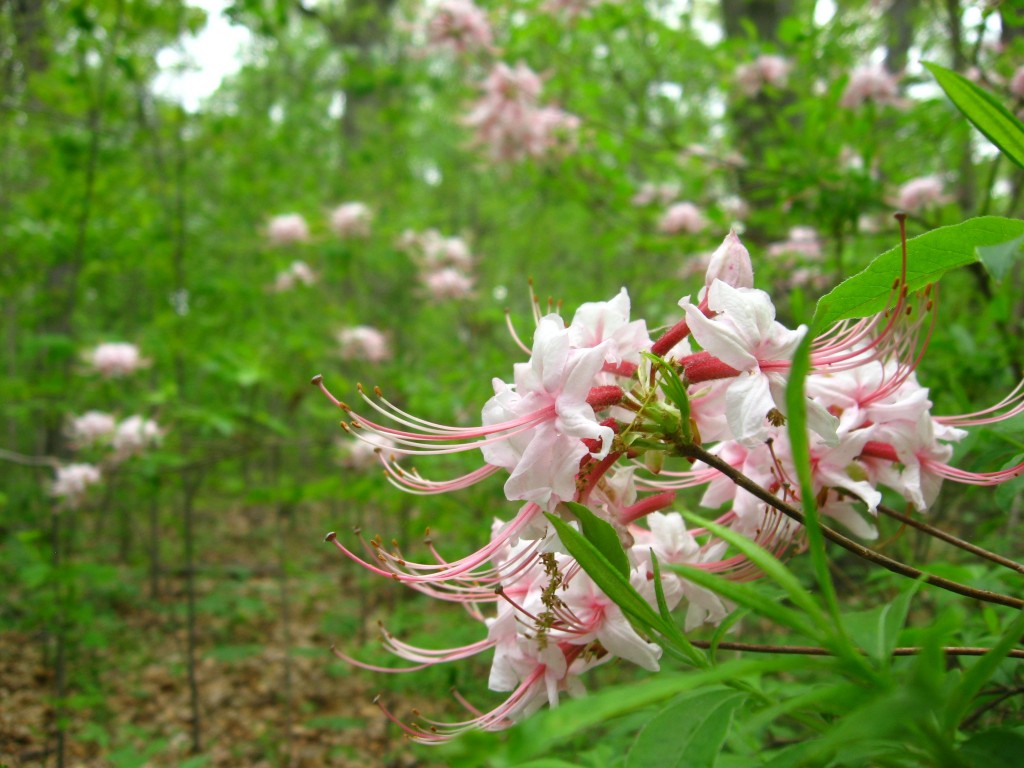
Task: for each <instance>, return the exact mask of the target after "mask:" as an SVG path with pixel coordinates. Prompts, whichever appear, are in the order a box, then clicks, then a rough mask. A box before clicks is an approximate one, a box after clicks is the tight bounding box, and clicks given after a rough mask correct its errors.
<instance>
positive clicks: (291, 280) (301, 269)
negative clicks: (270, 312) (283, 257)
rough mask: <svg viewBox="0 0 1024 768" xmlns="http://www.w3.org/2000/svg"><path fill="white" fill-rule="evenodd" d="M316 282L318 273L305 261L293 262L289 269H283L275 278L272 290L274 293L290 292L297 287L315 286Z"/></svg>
mask: <svg viewBox="0 0 1024 768" xmlns="http://www.w3.org/2000/svg"><path fill="white" fill-rule="evenodd" d="M315 282H316V273H315V272H314V271H313V270H312V269H311V268H310V266H309V264H307V263H306V262H304V261H299V260H296V261H293V262H292V263H291V264H289V265H288V269H282V270H281V271H280V272H278V273H277V277H275V278H274V283H273V285H271V286H270V290H272V291H273V292H274V293H284V292H285V291H290V290H291V289H292V288H294V287H295V286H296V285H313V283H315Z"/></svg>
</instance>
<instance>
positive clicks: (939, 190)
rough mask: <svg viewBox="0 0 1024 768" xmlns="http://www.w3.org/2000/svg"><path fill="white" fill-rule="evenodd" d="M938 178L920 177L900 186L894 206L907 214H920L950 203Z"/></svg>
mask: <svg viewBox="0 0 1024 768" xmlns="http://www.w3.org/2000/svg"><path fill="white" fill-rule="evenodd" d="M950 199H951V198H949V197H948V196H947V195H946V194H945V190H944V188H943V184H942V179H940V178H939V177H938V176H921V177H919V178H916V179H911V180H910V181H908V182H906V183H905V184H903V185H901V186H900V188H899V190H898V191H897V192H896V200H895V202H896V206H897V207H898V208H900V209H901V210H903V211H906V212H907V213H920V212H921V211H923V210H924V209H925V208H929V207H931V206H933V205H943V204H944V203H947V202H949V201H950Z"/></svg>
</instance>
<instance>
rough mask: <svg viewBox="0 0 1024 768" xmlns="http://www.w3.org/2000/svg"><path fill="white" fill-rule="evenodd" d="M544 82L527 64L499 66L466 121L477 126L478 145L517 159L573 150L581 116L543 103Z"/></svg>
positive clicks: (499, 156)
mask: <svg viewBox="0 0 1024 768" xmlns="http://www.w3.org/2000/svg"><path fill="white" fill-rule="evenodd" d="M542 87H543V82H542V80H541V78H540V76H539V75H538V74H537V73H536V72H534V71H533V70H532V69H530V68H529V67H528V66H526V65H525V64H523V63H522V62H520V63H518V64H516V66H515V68H512V67H509V66H508V65H507V64H505V63H503V62H498V63H497V64H495V65H494V68H493V69H492V70H491V72H490V74H489V75H488V76H487V78H486V79H485V80H484V82H483V83H482V85H481V89H482V90H483V96H481V98H480V99H479V100H478V101H477V102H476V104H475V105H474V106H473V108H472V110H471V111H470V113H469V114H468V115H467V116H466V117H465V118H464V119H463V122H464V124H465V125H467V126H469V127H470V128H472V129H474V131H475V137H474V144H475V145H477V146H481V147H486V148H487V150H488V153H489V155H490V157H491V159H493V160H495V161H501V162H514V161H518V160H523V159H525V158H528V157H533V158H540V157H544V156H545V155H547V154H549V153H550V152H552V151H554V150H557V149H565V148H571V147H572V146H573V145H574V141H575V132H576V130H577V129H578V127H579V118H577V117H575V116H574V115H570V114H568V113H567V112H563V111H562V110H561V109H558V108H557V107H551V106H545V107H542V106H540V105H539V103H538V100H539V98H540V92H541V89H542Z"/></svg>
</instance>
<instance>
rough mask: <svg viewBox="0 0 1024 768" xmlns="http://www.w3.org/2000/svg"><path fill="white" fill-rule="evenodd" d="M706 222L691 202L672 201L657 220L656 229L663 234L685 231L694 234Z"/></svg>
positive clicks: (676, 233)
mask: <svg viewBox="0 0 1024 768" xmlns="http://www.w3.org/2000/svg"><path fill="white" fill-rule="evenodd" d="M705 225H706V222H705V221H704V214H702V213H701V211H700V208H698V207H697V206H696V205H694V204H693V203H674V204H672V205H670V206H669V207H668V208H667V209H666V210H665V212H664V213H663V214H662V215H661V218H660V219H659V220H658V231H659V232H661V233H662V234H665V235H678V234H680V233H681V232H686V233H688V234H691V235H695V234H697V233H698V232H700V231H701V230H702V229H704V227H705Z"/></svg>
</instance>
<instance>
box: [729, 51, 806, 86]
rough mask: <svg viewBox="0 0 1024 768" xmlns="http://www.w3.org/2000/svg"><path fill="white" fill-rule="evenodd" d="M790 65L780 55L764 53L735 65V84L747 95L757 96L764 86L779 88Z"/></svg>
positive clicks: (783, 83) (784, 80)
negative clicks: (749, 60) (745, 62)
mask: <svg viewBox="0 0 1024 768" xmlns="http://www.w3.org/2000/svg"><path fill="white" fill-rule="evenodd" d="M791 68H792V65H791V64H790V63H789V61H788V60H787V59H785V58H783V57H782V56H775V55H772V54H764V55H762V56H758V57H757V58H756V59H754V60H753V61H751V62H749V63H747V64H741V65H740V66H738V67H736V73H735V77H736V84H737V85H738V86H739V88H740V90H741V91H743V93H744V94H746V95H747V96H757V94H759V93H760V92H761V91H762V90H763V89H764V88H765V86H772V87H774V88H781V87H782V86H784V85H785V84H786V78H787V77H788V76H789V70H790V69H791Z"/></svg>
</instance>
